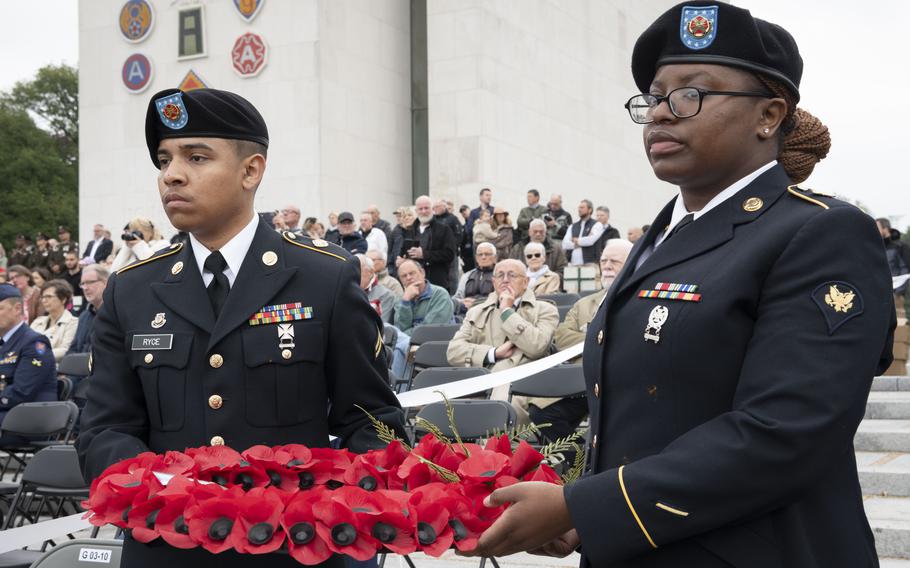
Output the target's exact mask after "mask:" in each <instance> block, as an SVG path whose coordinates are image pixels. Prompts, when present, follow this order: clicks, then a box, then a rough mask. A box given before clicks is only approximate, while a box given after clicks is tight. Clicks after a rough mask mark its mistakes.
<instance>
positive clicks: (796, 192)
mask: <svg viewBox="0 0 910 568" xmlns="http://www.w3.org/2000/svg"><path fill="white" fill-rule="evenodd" d="M807 191H808V190H805V189H803V188H801V187H799V186H797V185H795V184H794V185H791V186H789V187H788V188H787V193H789V194H790V195H792V196H794V197H798V198H800V199H802V200H804V201H808V202H809V203H812V204H815V205H818V206H819V207H821V208H822V209H830V207H829V206H828V205H827V204H825V203H822V202H821V201H819V200H818V199H813V198H812V197H809V196H808V195H806V193H805V192H807ZM810 193H812V192H810ZM817 195H822V194H820V193H818V194H817Z"/></svg>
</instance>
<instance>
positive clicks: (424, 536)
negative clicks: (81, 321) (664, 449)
mask: <svg viewBox="0 0 910 568" xmlns="http://www.w3.org/2000/svg"><path fill="white" fill-rule="evenodd" d="M543 462H544V456H543V454H541V453H540V452H538V451H537V450H535V449H534V448H533V447H531V446H530V445H529V444H528V443H527V442H525V441H520V442H519V443H518V445H517V447H515V449H514V450H513V448H512V442H511V440H510V439H509V437H508V436H505V435H503V436H500V437H497V438H491V439H490V440H489V441H487V443H486V445H485V446H480V445H477V444H467V443H466V444H461V443H458V444H449V443H447V442H445V441H441V440H439V439H437V438H436V437H434V436H433V435H431V434H427V435H426V436H424V438H423V439H422V440H421V441H420V443H419V444H418V445H417V446H416V447H415V448H414V449H413V450H409V449H408V448H407V447H406V446H404V445H403V444H402V443H401V442H399V441H397V440H396V441H392V442H391V443H390V444H389V445H388V446H387V447H386V448H385V449H383V450H374V451H370V452H367V453H365V454H354V453H352V452H349V451H347V450H335V449H329V448H308V447H306V446H302V445H298V444H289V445H286V446H275V447H271V448H270V447H267V446H254V447H252V448H250V449H248V450H246V451H245V452H243V453H238V452H237V451H235V450H233V449H231V448H229V447H226V446H206V447H202V448H195V449H187V450H186V451H185V452H167V453H165V454H163V455H159V454H154V453H151V452H146V453H143V454H140V455H138V456H136V457H135V458H132V459H128V460H125V461H121V462H119V463H116V464H114V465H112V466H111V467H109V468H107V469H106V470H105V471H104V473H103V474H101V475H100V476H99V477H98V478H96V479H95V480H94V482H93V483H92V486H91V492H90V494H89V498H88V500H87V501H85V502H84V503H83V505H84V507H85V508H86V509H87V510H88V513H87V514H86V516H87V517H88V518H89V521H90V522H91V523H92V524H93V525H97V526H103V525H106V524H112V525H115V526H117V527H120V528H122V529H124V530H126V531H129V532H130V533H131V535H132V538H134V539H135V540H137V541H139V542H144V543H147V542H151V541H153V540H156V539H159V538H160V539H162V540H163V541H164V542H166V543H167V544H169V545H170V546H173V547H176V548H196V547H199V546H201V547H203V548H204V549H206V550H208V551H209V552H212V553H216V554H217V553H219V552H223V551H225V550H230V549H233V550H235V551H236V552H239V553H245V554H266V553H270V552H275V551H278V550H286V551H287V552H289V553H290V555H291V556H292V557H293V558H294V559H295V560H297V561H298V562H300V563H301V564H307V565H314V564H320V563H322V562H324V561H325V560H327V559H328V558H329V557H330V556H331V555H332V554H345V555H347V556H350V557H352V558H355V559H357V560H366V559H369V558H372V557H373V556H374V555H376V554H377V552H392V553H397V554H410V553H412V552H416V551H421V552H424V553H426V554H428V555H430V556H439V555H441V554H442V553H443V552H445V551H446V550H447V549H449V548H450V547H452V546H454V547H455V548H457V549H459V550H472V549H473V548H475V547H476V545H477V538H478V537H479V536H480V534H481V533H482V532H483V531H484V530H485V529H486V528H488V527H489V526H490V525H491V524H493V521H495V520H496V519H497V518H498V517H499V515H501V514H502V513H503V511H504V510H505V507H498V508H489V507H486V506H484V505H483V500H484V498H486V496H487V495H489V494H490V493H492V492H493V491H494V490H495V489H498V488H500V487H506V486H508V485H512V484H514V483H517V482H519V481H546V482H550V483H561V479H560V477H559V475H557V473H556V472H555V471H554V470H553V469H552V468H551V467H550V466H549V465H547V464H545V463H543ZM156 474H159V475H156ZM168 476H172V477H170V479H169V480H168V479H167V478H168Z"/></svg>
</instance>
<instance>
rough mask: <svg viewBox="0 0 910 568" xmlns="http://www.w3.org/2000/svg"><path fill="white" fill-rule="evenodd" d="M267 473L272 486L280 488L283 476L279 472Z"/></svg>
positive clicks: (270, 471)
mask: <svg viewBox="0 0 910 568" xmlns="http://www.w3.org/2000/svg"><path fill="white" fill-rule="evenodd" d="M267 473H268V474H269V483H270V484H271V485H274V486H275V487H280V486H281V474H280V473H278V472H277V471H272V470H269V471H268V472H267Z"/></svg>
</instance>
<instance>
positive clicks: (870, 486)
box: [856, 452, 910, 497]
mask: <svg viewBox="0 0 910 568" xmlns="http://www.w3.org/2000/svg"><path fill="white" fill-rule="evenodd" d="M856 468H857V470H858V472H859V483H860V485H861V486H862V488H863V494H864V495H884V496H892V497H910V454H905V453H901V452H856Z"/></svg>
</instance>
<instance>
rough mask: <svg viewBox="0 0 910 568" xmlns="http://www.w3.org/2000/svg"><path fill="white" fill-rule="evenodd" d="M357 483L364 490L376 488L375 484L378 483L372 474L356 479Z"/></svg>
mask: <svg viewBox="0 0 910 568" xmlns="http://www.w3.org/2000/svg"><path fill="white" fill-rule="evenodd" d="M357 485H359V486H360V488H361V489H363V490H365V491H373V490H374V489H376V486H377V485H379V483H378V482H377V481H376V478H375V477H373V476H372V475H367V476H365V477H364V478H363V479H361V480H360V481H358V482H357Z"/></svg>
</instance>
